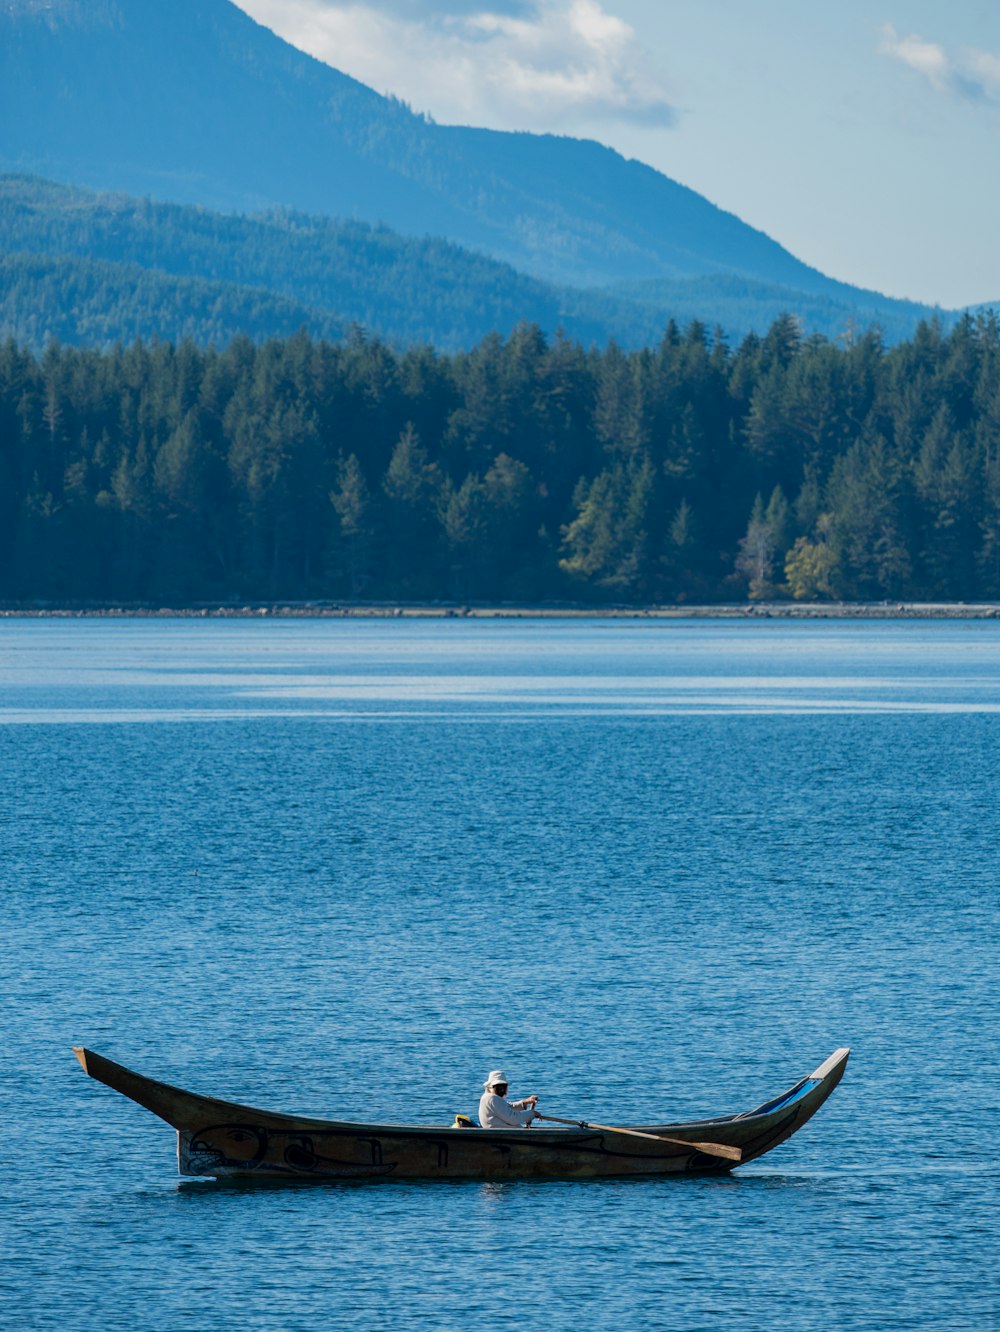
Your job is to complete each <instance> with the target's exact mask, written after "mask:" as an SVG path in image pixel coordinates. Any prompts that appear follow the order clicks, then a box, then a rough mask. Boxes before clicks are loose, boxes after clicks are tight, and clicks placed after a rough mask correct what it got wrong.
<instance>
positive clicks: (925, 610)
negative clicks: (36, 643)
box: [0, 601, 1000, 620]
mask: <svg viewBox="0 0 1000 1332" xmlns="http://www.w3.org/2000/svg"><path fill="white" fill-rule="evenodd" d="M22 618H23V619H115V620H117V619H279V620H280V619H385V620H393V619H397V620H398V619H439V620H453V619H463V620H543V619H568V620H574V619H575V620H688V619H695V620H709V619H711V620H762V619H787V620H995V619H1000V602H968V603H967V602H962V601H957V602H903V601H894V602H786V601H777V602H759V603H753V604H745V603H730V604H726V605H718V606H711V605H708V606H676V605H672V606H581V605H579V604H568V603H565V602H556V603H552V604H529V605H523V606H522V605H514V604H511V605H507V604H499V605H498V604H494V605H464V604H460V603H442V602H427V603H413V604H410V603H405V602H346V601H344V602H332V601H331V602H327V601H309V602H297V601H251V602H244V603H241V604H238V605H237V604H218V603H204V602H199V603H194V604H190V605H186V606H185V605H179V606H158V605H156V604H154V603H145V604H130V605H122V606H117V605H99V604H98V605H72V604H71V605H65V606H59V605H39V604H37V603H35V604H34V605H20V606H19V605H14V604H8V605H6V606H4V605H0V619H22Z"/></svg>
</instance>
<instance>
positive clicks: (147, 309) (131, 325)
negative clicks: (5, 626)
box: [0, 176, 928, 351]
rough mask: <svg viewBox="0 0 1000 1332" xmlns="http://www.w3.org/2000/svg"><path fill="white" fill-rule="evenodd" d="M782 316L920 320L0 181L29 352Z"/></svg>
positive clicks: (729, 281) (765, 321)
mask: <svg viewBox="0 0 1000 1332" xmlns="http://www.w3.org/2000/svg"><path fill="white" fill-rule="evenodd" d="M897 307H898V308H897ZM787 310H794V311H796V312H797V313H798V314H799V315H800V317H801V318H802V320H803V325H804V327H805V328H806V329H807V330H808V331H809V332H820V333H824V334H826V335H827V336H829V337H836V336H838V335H839V334H840V333H841V332H842V331H843V330H844V329H845V328H846V327H847V326H848V325H849V324H850V323H851V321H852V319H853V320H854V321H855V323H858V322H862V318H863V322H864V324H865V325H867V323H869V322H871V320H872V319H873V318H874V317H875V316H876V315H877V316H878V318H879V321H880V323H881V326H882V328H883V330H884V332H885V335H886V338H887V340H888V341H896V340H897V339H899V338H903V337H906V336H908V335H909V334H910V333H911V332H912V331H913V329H914V328H915V326H916V323H917V322H918V320H919V318H920V317H921V316H922V315H926V314H927V313H928V311H927V310H926V309H924V308H923V307H920V306H910V305H906V304H904V303H902V302H898V303H895V304H894V303H890V302H885V303H884V304H883V305H882V307H881V308H880V309H878V310H877V311H876V310H874V309H872V310H866V311H864V312H863V315H862V312H861V311H860V310H859V308H858V307H856V306H853V305H852V304H851V302H850V301H848V300H843V299H842V300H837V299H835V298H832V297H826V296H823V295H806V294H804V293H802V292H795V291H793V290H790V289H788V288H784V287H776V286H773V285H768V284H765V283H760V282H756V281H754V280H752V279H747V278H743V277H733V276H726V275H713V276H708V277H703V278H696V279H686V280H677V281H673V282H671V281H669V280H666V279H663V280H661V281H659V282H653V283H635V284H621V285H620V286H619V287H618V288H616V289H615V290H612V291H606V292H600V291H595V290H581V289H578V288H570V287H561V286H558V285H555V284H550V283H546V282H543V281H541V280H540V279H538V278H533V277H529V276H526V275H525V274H523V273H520V272H518V271H516V270H515V269H513V268H512V267H510V265H508V264H503V263H500V262H499V261H497V260H494V259H490V258H488V257H486V256H484V255H482V254H476V253H473V252H471V251H469V250H464V249H462V248H461V247H459V246H457V245H453V244H451V243H449V242H447V241H443V240H438V239H427V238H423V239H416V238H413V237H404V236H401V235H399V234H398V233H397V232H393V231H390V230H388V229H387V228H385V227H372V226H370V225H368V224H367V223H363V222H345V221H342V220H334V219H331V218H325V217H310V216H308V215H306V214H304V213H297V212H289V211H287V210H272V211H271V212H270V213H268V214H266V215H260V216H255V217H243V216H237V215H233V214H220V213H215V212H211V211H210V210H208V209H205V208H202V207H195V206H191V205H182V204H172V203H154V202H152V201H150V200H148V199H133V198H130V197H128V196H126V195H121V194H114V195H113V194H95V193H93V192H91V191H87V190H82V189H79V188H77V187H73V186H65V185H57V184H53V183H52V182H49V181H43V180H39V179H37V178H33V177H24V176H0V337H7V336H11V337H14V338H15V339H17V340H18V341H20V342H24V343H27V344H29V345H31V346H32V347H35V348H41V347H43V346H44V345H45V343H46V341H47V340H48V339H49V338H50V337H56V338H58V339H59V340H60V341H62V342H66V343H71V344H85V345H108V344H111V343H113V342H116V341H122V342H127V341H130V340H131V339H133V338H135V337H145V338H150V337H157V338H159V339H161V340H164V341H176V340H177V339H179V338H182V337H190V338H192V339H193V340H194V341H195V342H197V343H200V344H203V345H204V344H208V343H215V344H217V345H221V344H224V343H226V342H228V341H229V340H230V339H231V338H232V337H233V336H234V335H235V334H236V333H246V334H248V335H249V336H250V337H252V338H254V339H255V340H260V339H263V338H268V337H283V336H287V335H288V334H290V333H293V332H295V331H296V330H297V329H298V328H299V327H305V328H306V329H308V330H309V332H310V333H312V334H313V335H314V336H318V337H337V336H338V335H339V334H340V333H341V332H342V331H343V330H344V328H345V327H346V326H347V325H348V324H351V323H354V324H360V325H363V326H364V327H365V328H366V329H368V330H369V331H370V332H372V333H374V334H377V335H379V336H381V337H382V338H384V339H385V340H386V341H388V342H390V343H393V344H395V345H397V346H399V347H403V346H407V345H411V344H413V343H417V342H428V343H432V344H434V345H435V346H437V347H439V348H441V349H442V350H445V351H454V350H458V349H461V348H468V347H471V346H473V345H474V344H475V343H477V342H479V341H481V340H482V339H483V338H484V337H485V336H486V335H487V334H488V333H490V332H492V331H493V330H497V331H499V332H501V333H503V334H507V333H509V332H510V331H511V330H512V329H513V328H514V327H515V326H516V325H517V324H518V323H520V322H522V321H529V322H532V323H536V324H538V325H539V326H540V327H541V328H542V329H543V330H545V332H546V333H548V334H550V335H551V334H553V333H555V331H556V330H557V329H559V328H562V329H563V330H564V331H565V332H566V333H567V334H568V335H569V336H571V337H573V338H575V339H578V340H579V341H582V342H584V343H585V344H589V343H592V342H596V343H599V344H602V345H603V344H604V343H606V342H607V341H608V340H609V339H610V338H614V339H615V340H616V341H617V342H619V343H620V344H621V345H623V346H625V347H640V346H648V345H650V344H651V343H655V342H657V341H658V340H659V338H660V336H661V335H662V333H663V330H664V328H665V326H666V324H667V322H668V320H669V319H671V318H673V319H674V320H675V321H676V322H678V323H679V324H682V325H684V326H686V325H687V324H689V323H690V322H691V321H692V320H694V319H698V320H700V321H701V322H703V323H707V324H709V326H710V327H714V326H715V325H716V324H718V325H719V326H720V327H722V328H723V329H724V330H725V332H726V333H727V335H728V336H729V337H730V339H732V340H736V339H739V338H741V337H742V336H743V335H744V334H745V333H747V332H749V331H750V330H753V331H755V332H758V333H764V332H765V331H766V330H767V329H768V328H769V327H770V325H771V324H772V323H773V322H774V320H775V319H776V318H777V317H778V315H779V314H781V313H782V312H784V311H787Z"/></svg>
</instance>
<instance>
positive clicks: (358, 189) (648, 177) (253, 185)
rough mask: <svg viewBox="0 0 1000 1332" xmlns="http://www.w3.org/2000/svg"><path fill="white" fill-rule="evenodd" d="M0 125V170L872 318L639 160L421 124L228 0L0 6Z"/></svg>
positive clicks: (587, 277)
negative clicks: (733, 289) (724, 287)
mask: <svg viewBox="0 0 1000 1332" xmlns="http://www.w3.org/2000/svg"><path fill="white" fill-rule="evenodd" d="M0 125H2V127H3V129H2V136H0V170H3V171H8V172H23V173H31V174H36V175H42V176H47V177H51V178H54V179H56V180H59V181H63V182H70V183H74V184H79V185H87V186H91V187H96V188H100V189H111V190H119V191H124V192H126V193H129V194H132V195H149V196H152V197H154V198H157V199H162V200H172V201H175V202H179V203H186V204H200V205H203V206H205V207H209V208H212V209H216V210H238V211H244V212H246V211H250V212H258V211H260V210H266V209H269V208H273V207H276V206H279V207H283V208H290V209H293V210H299V211H303V212H307V213H310V214H314V215H326V216H333V217H339V218H345V219H354V220H357V221H363V222H368V223H371V224H380V225H385V226H388V227H389V228H392V229H393V230H395V231H397V232H399V233H401V234H402V235H405V236H410V237H423V236H437V237H442V238H445V239H447V240H449V241H451V242H454V243H456V244H458V245H461V246H464V247H468V248H471V249H474V250H476V251H479V252H481V253H485V254H487V255H489V256H491V257H493V258H494V259H497V260H500V261H502V262H505V263H508V264H511V265H512V266H514V267H515V268H517V269H520V270H522V271H523V272H525V273H527V274H529V275H531V276H533V277H536V278H540V279H543V280H545V281H547V282H551V283H556V284H561V285H566V284H569V285H575V286H582V287H609V286H612V285H613V284H621V283H638V282H642V283H657V282H661V283H662V282H666V283H677V282H688V281H697V280H701V279H706V278H720V277H721V278H733V277H736V278H739V279H742V280H744V281H745V282H748V283H751V284H753V285H755V286H756V287H757V288H765V287H771V288H778V289H781V290H782V291H784V292H788V293H793V294H795V293H797V294H798V298H799V299H802V300H805V299H806V298H821V299H822V300H833V301H834V302H835V303H837V304H843V305H844V306H845V307H847V308H848V309H850V308H852V307H853V306H856V305H861V306H864V307H865V308H866V309H869V308H870V309H871V310H873V311H876V312H877V311H879V310H880V309H881V308H882V307H883V305H885V298H882V297H879V296H878V295H877V294H876V293H861V292H857V293H855V292H854V289H852V288H847V287H845V286H844V285H843V284H840V283H835V282H832V281H831V280H830V279H828V278H826V277H825V276H824V275H823V274H821V273H819V272H818V271H816V270H815V269H813V268H810V267H809V266H808V265H806V264H803V263H801V262H800V261H799V260H797V259H796V258H794V256H792V255H791V254H789V253H788V252H787V251H786V250H784V249H783V248H782V247H781V246H780V245H778V244H777V243H776V242H775V241H773V240H771V239H770V238H769V237H768V236H766V235H764V234H763V233H762V232H759V231H756V230H754V229H753V228H751V227H749V226H747V225H746V224H745V223H743V222H741V221H740V220H739V219H738V218H737V217H735V216H733V215H732V214H730V213H726V212H724V211H723V210H721V209H719V208H716V207H715V206H714V205H713V204H711V203H709V202H708V201H707V200H706V199H704V198H702V197H701V196H700V195H698V194H696V193H695V192H694V191H692V190H689V189H687V188H685V187H684V186H683V185H680V184H678V183H677V182H675V181H672V180H670V179H668V178H667V177H666V176H664V175H662V174H660V173H659V172H657V171H655V170H653V169H652V168H650V167H648V166H645V165H643V164H642V163H640V162H635V161H627V160H626V159H625V158H623V157H621V156H620V155H619V154H618V153H616V152H614V151H612V150H611V149H609V148H605V147H602V146H600V145H599V144H596V143H593V142H587V141H582V140H577V139H571V138H563V137H557V136H553V135H531V134H513V133H499V132H496V131H491V130H483V129H472V128H465V127H459V126H442V125H437V124H435V123H433V122H432V121H430V120H429V119H427V118H425V117H423V116H419V115H415V114H414V113H413V112H412V111H410V110H409V109H408V108H407V107H406V106H405V105H403V104H402V103H400V102H398V101H395V100H393V99H391V98H385V97H382V96H380V95H379V94H377V93H375V92H374V91H372V90H371V89H370V88H367V87H365V86H364V85H363V84H361V83H358V82H357V81H356V80H354V79H352V78H350V77H348V76H347V75H345V74H343V73H340V72H339V71H338V70H335V69H333V68H331V67H329V66H327V65H325V64H323V63H322V62H320V61H318V60H315V59H313V58H312V57H310V56H308V55H305V54H303V53H302V52H301V51H298V50H296V49H295V48H294V47H292V46H289V45H288V44H287V43H286V42H284V41H282V40H281V39H280V38H278V37H277V36H275V35H274V34H273V33H272V32H270V31H269V30H268V29H266V28H264V27H262V26H260V25H259V24H257V23H255V22H254V21H253V20H252V19H250V18H249V17H248V16H247V15H246V14H244V13H243V12H242V11H241V10H239V9H237V8H236V7H235V5H233V4H231V3H229V0H170V2H169V3H151V0H0ZM633 294H634V293H633ZM677 297H678V293H677V292H676V291H675V292H673V293H672V296H671V299H675V298H677ZM642 303H645V304H649V303H650V302H649V301H648V300H645V299H644V300H643V302H642ZM652 304H653V305H655V306H657V307H658V308H659V307H662V301H660V300H659V298H657V297H656V296H655V292H654V297H653V300H652ZM885 308H886V309H887V310H888V311H889V312H890V314H891V313H892V312H893V306H892V305H891V303H890V304H888V305H885Z"/></svg>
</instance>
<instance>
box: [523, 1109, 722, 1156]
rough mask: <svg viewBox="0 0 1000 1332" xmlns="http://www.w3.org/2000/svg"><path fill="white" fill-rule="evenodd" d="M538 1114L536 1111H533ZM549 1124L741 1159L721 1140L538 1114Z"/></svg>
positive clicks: (709, 1154) (707, 1154)
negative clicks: (693, 1138) (700, 1139)
mask: <svg viewBox="0 0 1000 1332" xmlns="http://www.w3.org/2000/svg"><path fill="white" fill-rule="evenodd" d="M535 1114H536V1115H538V1111H537V1110H536V1111H535ZM538 1118H539V1119H544V1120H546V1122H547V1123H549V1124H571V1125H572V1126H573V1127H574V1128H582V1129H601V1130H603V1132H605V1133H625V1134H627V1135H628V1136H629V1137H630V1138H649V1139H650V1141H652V1142H669V1143H673V1144H674V1145H675V1146H677V1147H690V1148H691V1150H692V1151H694V1152H704V1154H705V1155H706V1156H724V1157H725V1158H726V1160H727V1161H742V1160H743V1153H742V1152H741V1151H740V1149H739V1147H726V1146H724V1145H723V1144H722V1143H721V1142H688V1140H687V1139H686V1138H668V1137H665V1136H664V1134H662V1133H643V1132H642V1130H641V1129H630V1128H615V1126H614V1125H613V1124H588V1123H587V1121H586V1120H584V1119H559V1118H558V1117H557V1116H556V1115H538Z"/></svg>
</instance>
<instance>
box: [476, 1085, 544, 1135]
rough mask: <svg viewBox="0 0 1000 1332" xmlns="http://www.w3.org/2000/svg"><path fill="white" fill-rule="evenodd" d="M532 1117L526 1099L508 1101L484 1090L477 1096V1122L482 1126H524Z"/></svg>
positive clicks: (532, 1111) (532, 1114)
mask: <svg viewBox="0 0 1000 1332" xmlns="http://www.w3.org/2000/svg"><path fill="white" fill-rule="evenodd" d="M534 1118H535V1112H534V1110H532V1108H531V1106H530V1105H528V1103H527V1101H508V1100H507V1098H506V1096H498V1095H497V1094H496V1092H493V1091H484V1092H483V1094H482V1096H481V1097H480V1098H479V1123H480V1125H481V1126H482V1127H483V1128H526V1127H527V1126H528V1125H529V1124H530V1123H531V1121H532V1120H533V1119H534Z"/></svg>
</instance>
